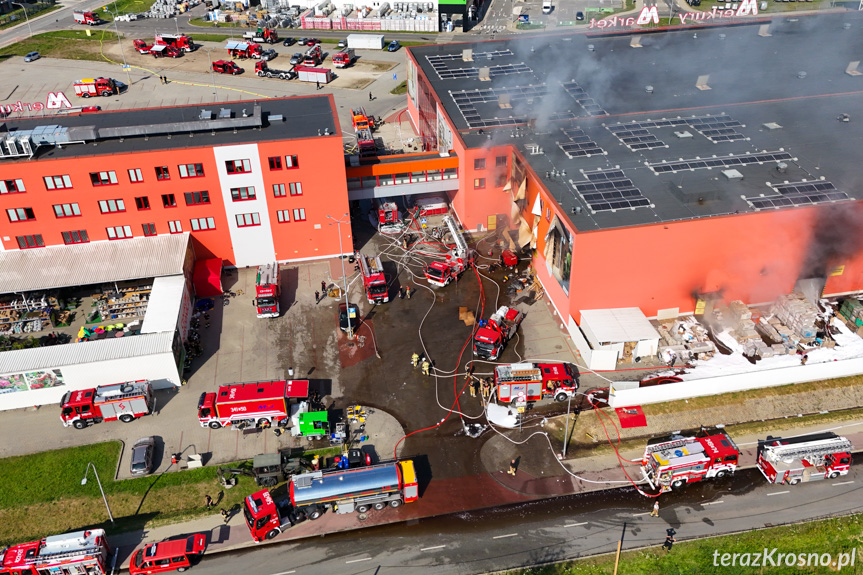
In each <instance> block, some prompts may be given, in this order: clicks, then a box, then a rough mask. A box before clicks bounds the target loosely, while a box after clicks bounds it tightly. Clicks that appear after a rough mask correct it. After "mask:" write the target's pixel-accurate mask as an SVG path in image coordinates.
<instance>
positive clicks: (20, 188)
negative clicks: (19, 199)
mask: <svg viewBox="0 0 863 575" xmlns="http://www.w3.org/2000/svg"><path fill="white" fill-rule="evenodd" d="M26 191H27V190H25V189H24V180H0V194H20V193H23V192H26Z"/></svg>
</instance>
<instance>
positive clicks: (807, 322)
mask: <svg viewBox="0 0 863 575" xmlns="http://www.w3.org/2000/svg"><path fill="white" fill-rule="evenodd" d="M770 313H772V314H773V315H775V316H776V317H777V318H779V320H780V321H782V323H783V324H785V325H786V326H787V327H789V328H790V329H791V331H792V332H793V333H794V334H795V335H797V336H798V337H799V338H800V339H801V341H812V340H814V339H815V333H816V329H815V320H816V319H818V309H817V308H816V307H815V306H814V305H813V304H812V303H811V302H810V301H809V300H807V299H806V298H805V297H804V296H803V294H801V293H798V292H794V293H791V294H787V295H781V296H779V297H778V298H777V299H776V301H775V302H773V307H772V308H771V310H770ZM780 333H781V331H780Z"/></svg>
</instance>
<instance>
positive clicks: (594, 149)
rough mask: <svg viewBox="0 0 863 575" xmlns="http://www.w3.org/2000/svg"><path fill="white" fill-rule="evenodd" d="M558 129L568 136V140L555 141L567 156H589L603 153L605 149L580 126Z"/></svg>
mask: <svg viewBox="0 0 863 575" xmlns="http://www.w3.org/2000/svg"><path fill="white" fill-rule="evenodd" d="M560 131H561V132H563V134H564V135H565V136H566V137H567V138H569V141H568V142H557V145H558V147H560V149H561V150H563V151H564V153H565V154H566V155H567V156H568V157H569V158H576V157H578V158H581V157H590V156H594V155H597V154H604V153H605V150H603V149H602V148H601V147H600V146H599V144H597V143H596V142H594V141H593V138H591V137H590V136H588V135H587V134H585V133H584V130H581V129H580V128H561V130H560Z"/></svg>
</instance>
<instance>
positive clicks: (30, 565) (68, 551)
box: [0, 529, 117, 575]
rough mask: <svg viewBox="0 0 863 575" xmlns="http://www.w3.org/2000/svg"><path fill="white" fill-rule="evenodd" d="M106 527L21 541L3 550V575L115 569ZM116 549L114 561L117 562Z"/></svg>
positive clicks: (92, 573)
mask: <svg viewBox="0 0 863 575" xmlns="http://www.w3.org/2000/svg"><path fill="white" fill-rule="evenodd" d="M109 552H110V548H109V547H108V541H107V539H105V530H104V529H90V530H89V531H77V532H74V533H64V534H63V535H52V536H51V537H45V538H44V539H41V540H39V541H32V542H30V543H21V544H19V545H13V546H12V547H7V548H6V549H4V550H3V551H2V552H0V575H12V574H14V575H42V574H45V573H63V574H65V573H69V574H71V573H86V574H87V575H105V574H106V573H111V572H112V571H113V568H114V565H113V564H111V563H112V562H111V561H109V557H108V555H109ZM116 559H117V557H116V553H115V554H114V559H113V562H116Z"/></svg>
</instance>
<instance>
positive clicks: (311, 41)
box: [306, 38, 321, 46]
mask: <svg viewBox="0 0 863 575" xmlns="http://www.w3.org/2000/svg"><path fill="white" fill-rule="evenodd" d="M320 43H321V41H320V40H318V39H317V38H306V46H314V45H315V44H320Z"/></svg>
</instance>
